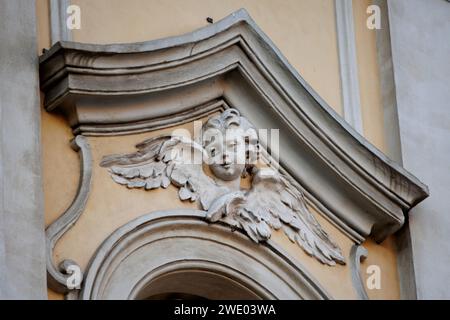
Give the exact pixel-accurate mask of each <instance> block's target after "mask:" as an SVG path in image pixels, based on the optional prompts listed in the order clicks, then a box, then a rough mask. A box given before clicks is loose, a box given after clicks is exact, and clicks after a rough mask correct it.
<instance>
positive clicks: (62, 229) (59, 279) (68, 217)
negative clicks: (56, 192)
mask: <svg viewBox="0 0 450 320" xmlns="http://www.w3.org/2000/svg"><path fill="white" fill-rule="evenodd" d="M71 146H72V149H74V150H75V151H78V152H79V154H80V161H81V174H80V182H79V186H78V192H77V195H76V197H75V199H74V201H73V202H72V204H71V205H70V207H69V208H68V209H67V210H66V211H65V212H64V213H63V214H62V215H61V216H60V217H59V218H58V219H56V221H54V222H53V223H52V224H51V225H50V226H48V227H47V229H46V231H45V233H46V237H47V243H46V250H47V283H48V287H49V288H50V289H52V290H54V291H56V292H59V293H69V289H68V288H67V279H68V277H69V276H70V275H69V274H67V270H68V268H69V267H70V266H73V265H75V266H77V267H79V266H78V264H77V263H76V262H75V261H72V260H63V261H62V262H61V263H60V264H59V267H56V266H55V263H54V261H53V249H54V247H55V245H56V243H57V242H58V240H59V239H60V238H61V237H62V236H63V235H64V234H65V233H66V232H67V231H68V230H69V229H70V228H72V226H73V225H74V224H75V223H76V222H77V220H78V219H79V218H80V216H81V214H82V213H83V211H84V208H85V206H86V202H87V199H88V197H89V190H90V185H91V177H92V156H91V151H90V147H89V144H88V142H87V139H86V138H85V137H83V136H81V135H79V136H76V137H75V138H74V140H73V141H72V145H71ZM70 296H73V293H71V294H70Z"/></svg>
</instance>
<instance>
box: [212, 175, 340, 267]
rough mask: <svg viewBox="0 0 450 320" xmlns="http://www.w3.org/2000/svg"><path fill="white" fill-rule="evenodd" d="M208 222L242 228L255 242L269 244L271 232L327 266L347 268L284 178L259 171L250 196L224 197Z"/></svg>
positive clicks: (241, 193) (330, 241)
mask: <svg viewBox="0 0 450 320" xmlns="http://www.w3.org/2000/svg"><path fill="white" fill-rule="evenodd" d="M207 219H208V220H210V221H217V220H222V221H224V222H226V223H228V224H230V225H231V226H233V227H236V228H242V229H243V230H244V231H245V232H246V233H247V235H248V236H249V237H250V238H251V239H252V240H253V241H255V242H260V241H265V240H268V239H269V238H270V236H271V232H272V230H271V229H275V230H278V229H283V231H284V233H285V234H286V235H287V236H288V238H289V239H290V240H291V241H292V242H294V243H297V244H298V245H299V246H300V247H301V248H303V250H304V251H305V252H306V253H307V254H309V255H310V256H314V257H315V258H316V259H318V260H319V261H320V262H322V263H324V264H327V265H335V264H336V263H339V264H345V259H344V257H343V255H342V252H341V250H340V248H339V247H338V246H337V245H336V244H335V243H334V242H333V241H332V240H331V239H330V237H329V235H328V234H327V233H326V232H325V231H324V230H323V229H322V227H321V226H320V225H319V223H318V222H317V220H316V219H315V218H314V216H313V215H312V214H311V213H310V212H309V210H308V208H307V207H306V204H305V199H304V197H303V194H302V193H301V192H300V191H299V190H298V189H297V188H295V187H294V186H293V185H292V184H291V183H290V182H289V181H288V180H287V179H286V178H285V177H284V176H282V175H281V174H278V173H275V172H274V171H272V170H271V173H270V174H267V173H266V174H264V171H263V170H258V169H256V173H255V174H254V177H253V181H252V187H251V189H250V190H249V191H247V192H235V193H232V194H227V195H223V196H222V197H220V198H219V199H217V200H216V201H214V202H213V204H212V205H211V207H210V209H209V212H208V215H207Z"/></svg>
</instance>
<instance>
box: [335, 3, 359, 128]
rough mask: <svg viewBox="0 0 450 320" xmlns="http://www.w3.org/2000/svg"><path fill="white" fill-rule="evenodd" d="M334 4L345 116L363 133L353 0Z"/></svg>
mask: <svg viewBox="0 0 450 320" xmlns="http://www.w3.org/2000/svg"><path fill="white" fill-rule="evenodd" d="M334 4H335V10H336V30H337V31H336V34H337V42H338V50H339V66H340V73H341V90H342V105H343V108H344V118H345V120H346V121H347V122H348V123H349V124H350V125H351V126H352V127H353V128H354V129H355V130H356V131H357V132H359V133H360V134H361V135H362V134H363V123H362V116H361V97H360V91H359V79H358V60H357V56H356V39H355V29H354V25H353V5H352V0H335V1H334Z"/></svg>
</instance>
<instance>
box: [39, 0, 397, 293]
mask: <svg viewBox="0 0 450 320" xmlns="http://www.w3.org/2000/svg"><path fill="white" fill-rule="evenodd" d="M72 3H74V4H78V5H80V7H81V10H82V29H81V30H79V31H75V32H74V40H75V41H80V42H91V43H113V42H135V41H145V40H151V39H156V38H162V37H167V36H171V35H178V34H181V33H186V32H190V31H192V30H194V29H196V28H199V27H202V26H204V25H205V24H206V20H205V19H206V17H212V18H214V19H215V20H216V21H217V20H219V19H220V18H222V17H224V16H226V15H228V14H229V13H231V12H232V11H234V10H237V9H239V8H240V7H244V8H246V9H247V10H248V11H249V13H250V15H251V16H252V17H253V18H254V19H255V21H256V23H258V24H259V26H260V27H261V28H262V30H263V31H264V32H265V33H266V34H267V35H268V36H269V37H270V38H271V39H272V40H273V41H274V42H275V44H276V45H277V46H278V47H279V48H280V49H281V51H282V52H283V54H285V56H286V57H287V58H288V60H289V61H290V62H291V64H292V65H293V66H294V67H295V68H296V69H297V70H298V71H299V72H300V74H301V75H302V76H303V77H304V78H305V79H306V80H307V81H308V82H309V83H310V84H311V85H312V87H313V88H314V89H315V90H316V91H317V92H318V93H319V94H320V95H321V96H322V97H323V98H324V99H325V100H326V101H327V102H328V103H329V104H330V105H331V106H332V107H333V108H334V109H335V110H336V111H337V112H338V113H341V110H342V107H341V97H340V80H339V66H338V56H337V45H336V34H335V33H336V31H335V18H334V1H332V0H320V1H318V0H304V1H299V0H286V1H283V2H275V1H270V0H246V1H235V0H231V1H226V2H219V1H206V0H195V1H194V0H186V1H175V0H165V1H156V0H151V1H144V0H133V1H126V2H125V1H117V0H108V1H106V0H97V1H86V0H73V1H72ZM37 12H38V32H39V39H38V40H39V51H40V52H41V51H42V49H43V48H48V47H49V46H50V37H49V33H50V29H49V16H48V1H47V0H39V1H37ZM364 12H365V4H361V5H359V4H356V3H355V4H354V14H355V25H356V27H355V28H356V36H357V41H358V47H357V50H358V63H359V70H360V72H359V77H360V86H361V101H362V107H363V120H364V134H365V136H366V137H367V138H368V139H369V140H370V141H371V142H373V143H374V144H375V145H376V146H377V147H378V148H380V149H381V150H383V149H384V142H383V141H384V136H383V129H382V120H383V119H382V113H381V116H380V112H381V110H382V109H381V102H380V99H379V87H378V85H377V83H378V82H377V81H379V77H378V74H377V70H378V69H377V68H378V67H377V65H376V52H375V50H376V47H375V46H374V41H375V40H374V35H373V34H370V33H367V30H363V29H362V28H361V26H360V22H361V21H363V20H364V26H365V19H363V18H364V17H365V15H364ZM293 30H295V32H293ZM191 126H192V125H191V124H188V125H185V126H184V127H186V128H190V127H191ZM172 129H173V128H171V129H166V130H163V131H159V132H150V133H144V134H139V135H129V136H121V137H90V138H89V143H90V144H91V147H92V153H93V184H92V189H91V194H90V198H89V201H88V203H87V207H86V210H85V212H84V213H83V215H82V217H81V218H80V220H79V221H78V222H77V224H76V225H75V226H74V227H73V228H72V229H71V230H70V231H69V232H68V233H67V234H66V235H64V237H63V238H62V239H61V241H60V242H59V243H58V245H57V246H56V248H55V259H56V261H57V262H59V261H61V260H62V259H64V258H71V259H74V260H75V261H77V262H78V263H80V265H81V266H82V268H85V267H86V265H87V263H88V261H89V259H90V258H91V255H92V254H93V252H94V250H95V249H96V248H97V246H98V245H99V244H100V243H101V242H102V241H103V240H104V239H105V238H106V237H107V236H108V235H109V234H110V233H111V232H112V231H113V230H114V229H116V228H117V227H119V226H121V225H123V224H124V223H126V222H127V221H129V220H131V219H133V218H134V217H137V216H139V215H141V214H145V213H148V212H151V211H154V210H158V209H170V208H174V207H175V206H176V207H196V205H195V204H191V203H184V202H181V201H179V200H178V197H177V195H176V190H175V188H173V187H170V188H169V190H165V191H164V190H152V191H150V192H146V191H143V190H127V189H126V188H123V187H122V186H119V185H117V184H115V183H114V182H113V181H112V180H111V179H110V177H109V176H108V174H107V172H106V170H105V169H103V168H100V167H99V165H98V164H99V161H100V159H101V157H102V156H103V155H106V154H111V153H122V152H130V151H133V146H134V144H136V143H137V142H140V141H142V140H144V139H145V138H148V137H151V136H155V135H158V134H160V133H162V132H164V131H170V130H172ZM72 137H73V135H72V133H71V129H70V128H69V127H68V125H67V123H66V121H65V120H64V118H63V117H62V116H61V115H57V114H49V113H47V112H45V111H42V149H43V177H44V193H45V210H46V224H47V225H48V224H50V223H51V222H52V221H54V220H55V219H56V218H57V217H58V216H59V215H60V214H61V213H62V212H63V211H64V210H65V208H67V207H68V206H69V205H70V203H71V202H72V200H73V198H74V196H75V193H76V189H77V183H78V176H79V160H78V155H77V154H76V152H74V151H73V150H72V149H71V148H70V139H71V138H72ZM313 212H314V213H315V215H316V217H317V218H318V219H319V222H320V223H321V224H322V225H323V227H324V228H325V230H326V231H327V232H329V233H330V235H331V236H332V237H333V238H334V239H336V241H337V242H338V243H339V245H340V246H341V248H342V249H343V251H344V255H345V256H346V257H347V259H348V254H349V251H350V247H351V245H352V242H351V240H349V239H348V238H347V237H346V236H345V235H343V234H342V233H341V232H340V231H339V230H338V229H336V228H335V227H334V226H333V225H331V224H330V223H328V221H327V220H326V219H324V218H323V217H322V216H321V215H320V213H318V212H316V211H313ZM273 240H274V241H275V242H277V243H279V244H280V245H282V246H283V247H284V248H285V249H286V250H287V251H288V252H289V253H290V254H291V255H292V256H294V257H295V258H297V259H298V260H299V261H300V262H301V263H302V264H303V265H305V266H306V267H307V268H308V270H310V272H311V273H312V274H313V275H314V276H315V277H316V278H318V279H321V283H322V284H323V285H324V287H325V288H326V289H327V290H328V291H329V292H330V293H331V294H332V295H333V296H335V297H336V298H343V299H352V298H355V297H356V295H355V292H354V289H353V287H352V284H351V280H350V270H349V265H348V264H347V265H346V266H336V267H328V266H324V265H322V264H320V263H319V262H317V261H316V260H315V259H313V258H311V257H309V256H307V255H306V254H305V253H304V252H303V251H302V250H301V249H300V248H299V247H298V246H296V245H294V244H292V243H290V242H289V240H288V239H287V238H286V237H285V236H284V235H283V234H282V233H281V232H275V233H274V235H273ZM364 245H365V247H366V248H367V249H368V250H369V258H368V259H367V260H366V261H365V262H364V263H363V264H362V272H361V273H362V274H364V273H365V268H366V267H367V266H369V265H370V264H377V265H379V266H380V267H381V270H382V274H381V275H382V280H381V286H382V287H381V290H369V291H368V294H369V296H370V298H374V299H375V298H385V299H397V298H399V289H398V277H397V271H396V270H397V268H396V257H395V249H394V239H393V237H391V238H389V239H387V240H386V241H385V242H383V243H382V244H381V245H378V244H375V243H374V242H373V241H371V240H368V241H366V243H365V244H364ZM49 298H50V299H61V298H62V296H61V295H58V294H56V293H54V292H52V291H51V290H49Z"/></svg>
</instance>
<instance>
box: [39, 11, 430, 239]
mask: <svg viewBox="0 0 450 320" xmlns="http://www.w3.org/2000/svg"><path fill="white" fill-rule="evenodd" d="M40 78H41V79H40V80H41V89H42V90H43V91H44V92H45V107H46V109H47V110H48V111H49V112H52V111H54V110H61V111H62V112H63V113H64V114H65V115H66V116H67V118H68V121H69V123H70V125H71V126H72V128H73V130H74V133H75V134H83V135H122V134H131V133H138V132H144V131H151V130H155V129H158V128H164V127H169V126H173V125H175V124H179V123H183V122H187V121H192V120H194V119H196V118H200V117H204V116H205V115H208V114H210V113H212V112H215V111H220V110H224V109H227V108H230V107H231V108H236V109H238V110H239V111H240V113H241V114H242V115H243V116H245V117H246V118H248V119H249V120H250V121H251V122H252V123H253V124H254V125H255V127H257V128H268V129H270V128H278V129H280V133H279V134H280V141H281V145H280V150H279V155H275V156H276V157H278V158H279V159H280V164H281V167H282V169H283V170H284V171H286V172H287V173H288V174H289V175H290V176H291V177H292V178H293V179H295V180H296V181H297V182H298V183H299V185H300V186H301V188H302V189H303V190H304V192H305V194H306V196H307V198H308V200H309V201H310V202H311V203H312V204H314V205H316V206H317V207H319V208H320V209H321V211H322V212H324V213H325V214H326V215H327V218H329V220H330V221H332V222H333V223H334V224H335V225H336V226H338V227H339V228H340V230H341V231H342V232H344V233H345V234H346V235H348V236H349V237H350V238H352V239H353V240H354V241H356V242H361V241H363V239H365V238H366V237H368V236H369V235H371V236H373V237H374V238H375V239H376V240H377V241H382V240H383V239H384V238H385V237H386V236H388V235H389V234H392V233H394V232H395V231H396V230H398V229H399V228H400V227H401V226H402V225H403V222H404V219H405V213H406V212H408V211H409V209H411V207H413V206H414V205H416V204H417V203H418V202H420V201H421V200H423V199H424V198H426V197H427V196H428V190H427V187H426V186H425V185H424V184H422V183H421V182H420V181H418V180H417V179H416V178H415V177H414V176H412V175H411V174H410V173H408V172H407V171H406V170H404V169H403V168H402V167H400V166H399V165H397V164H396V163H394V162H392V161H391V160H389V159H388V158H387V157H386V156H385V155H384V154H383V153H381V152H380V151H379V150H377V149H376V148H375V147H373V146H372V145H371V144H370V143H369V142H368V141H366V140H365V139H364V138H363V137H362V136H360V135H359V134H358V133H357V132H356V131H355V130H353V129H352V128H351V127H350V126H349V125H348V124H347V123H346V122H345V121H344V120H343V119H342V118H341V117H340V116H339V115H337V114H336V113H335V112H334V111H333V110H332V109H331V108H330V107H329V106H328V105H327V104H326V103H325V102H324V101H323V99H321V98H320V96H319V95H318V94H317V93H315V92H314V90H313V89H312V88H311V87H310V86H309V85H308V84H307V83H306V82H305V80H304V79H303V78H302V77H301V76H300V75H299V74H298V73H297V71H295V70H294V69H293V68H292V66H290V64H289V63H288V62H287V60H286V59H285V58H284V57H283V55H282V54H281V52H279V50H278V49H277V48H276V47H275V46H274V44H273V43H272V42H271V41H270V39H269V38H268V37H267V36H266V35H265V34H264V33H263V32H262V31H261V30H260V29H259V28H258V26H257V25H256V24H255V22H254V21H253V20H252V19H251V18H250V17H249V16H248V14H247V13H246V11H245V10H240V11H237V12H235V13H233V14H231V15H230V16H228V17H226V18H225V19H223V20H221V21H219V22H217V23H215V24H212V25H209V26H207V27H205V28H202V29H199V30H197V31H194V32H192V33H189V34H186V35H182V36H179V37H171V38H166V39H161V40H154V41H149V42H143V43H133V44H112V45H93V44H82V43H74V42H59V43H57V44H55V45H54V46H53V47H52V48H51V49H50V50H49V51H47V52H46V53H45V54H44V55H43V56H41V58H40ZM261 142H262V144H263V146H267V141H264V140H262V141H261Z"/></svg>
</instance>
